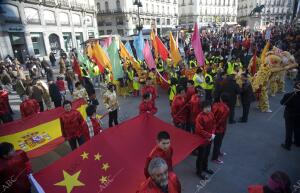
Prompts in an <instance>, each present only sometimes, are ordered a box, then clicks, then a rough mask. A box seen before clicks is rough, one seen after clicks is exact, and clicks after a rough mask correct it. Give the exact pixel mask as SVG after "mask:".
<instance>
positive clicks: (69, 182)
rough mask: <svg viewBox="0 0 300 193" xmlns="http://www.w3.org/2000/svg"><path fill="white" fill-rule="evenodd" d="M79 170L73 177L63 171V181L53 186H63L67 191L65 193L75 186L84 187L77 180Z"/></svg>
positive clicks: (68, 192)
mask: <svg viewBox="0 0 300 193" xmlns="http://www.w3.org/2000/svg"><path fill="white" fill-rule="evenodd" d="M80 172H81V170H79V171H78V172H77V173H75V174H74V175H70V174H68V173H67V172H66V171H65V170H63V175H64V180H63V181H60V182H58V183H56V184H54V185H55V186H65V187H66V189H67V193H70V192H71V191H72V190H73V188H74V187H75V186H84V184H83V183H82V182H80V181H79V180H78V177H79V175H80Z"/></svg>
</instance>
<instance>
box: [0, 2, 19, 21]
mask: <svg viewBox="0 0 300 193" xmlns="http://www.w3.org/2000/svg"><path fill="white" fill-rule="evenodd" d="M1 9H2V10H3V13H2V14H1V15H2V17H4V19H5V21H13V22H20V21H21V20H20V14H19V10H18V7H17V6H14V5H11V4H1ZM4 10H5V11H4Z"/></svg>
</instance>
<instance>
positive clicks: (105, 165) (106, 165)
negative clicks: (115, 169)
mask: <svg viewBox="0 0 300 193" xmlns="http://www.w3.org/2000/svg"><path fill="white" fill-rule="evenodd" d="M109 167H110V166H109V164H108V163H104V164H102V170H104V171H107V170H108V168H109Z"/></svg>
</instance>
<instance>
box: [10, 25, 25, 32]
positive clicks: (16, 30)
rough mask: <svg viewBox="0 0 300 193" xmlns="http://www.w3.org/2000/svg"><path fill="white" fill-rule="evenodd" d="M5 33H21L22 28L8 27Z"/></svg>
mask: <svg viewBox="0 0 300 193" xmlns="http://www.w3.org/2000/svg"><path fill="white" fill-rule="evenodd" d="M7 31H8V32H23V31H24V27H21V26H20V27H19V26H16V27H8V28H7Z"/></svg>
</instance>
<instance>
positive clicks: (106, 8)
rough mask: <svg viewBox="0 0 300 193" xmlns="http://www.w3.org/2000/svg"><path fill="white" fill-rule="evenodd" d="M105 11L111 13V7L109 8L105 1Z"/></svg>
mask: <svg viewBox="0 0 300 193" xmlns="http://www.w3.org/2000/svg"><path fill="white" fill-rule="evenodd" d="M105 11H109V6H108V2H107V1H105Z"/></svg>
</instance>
